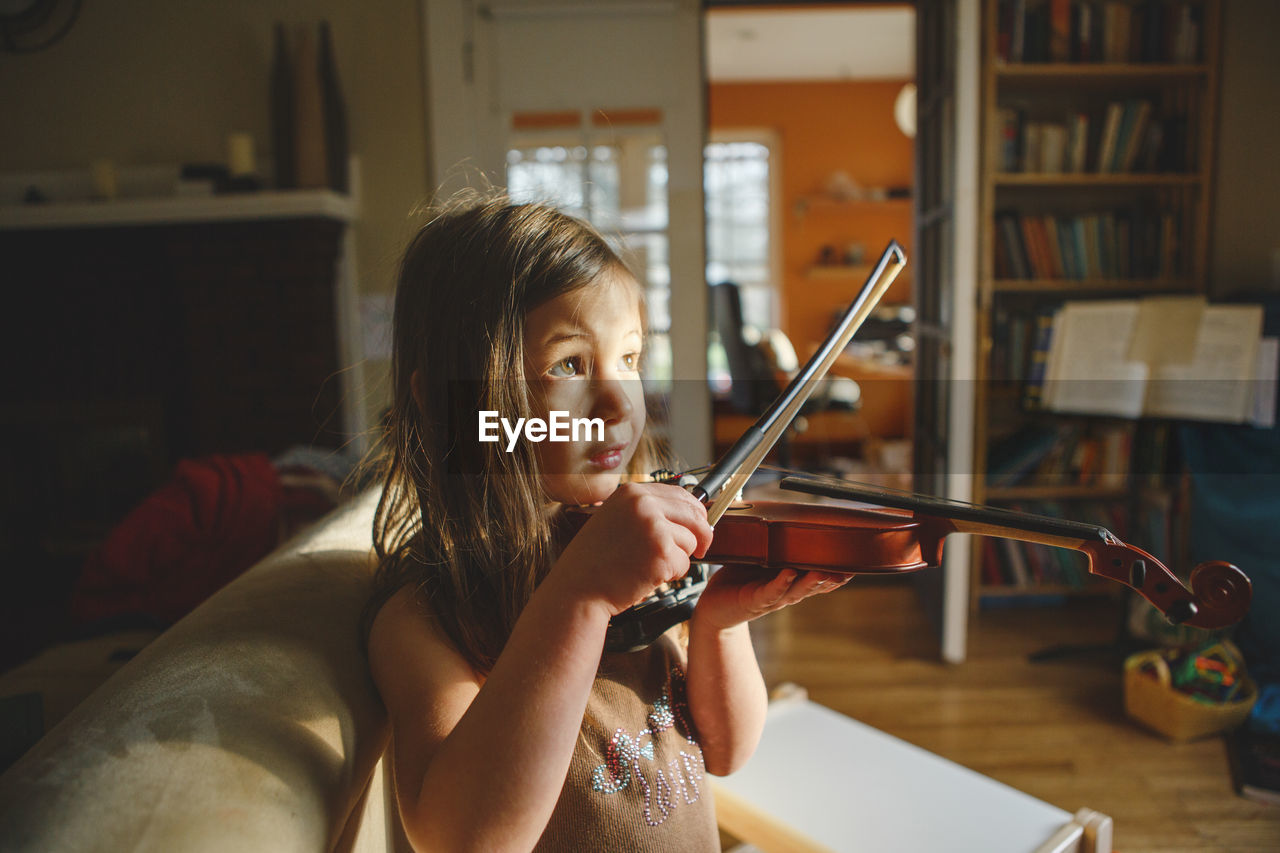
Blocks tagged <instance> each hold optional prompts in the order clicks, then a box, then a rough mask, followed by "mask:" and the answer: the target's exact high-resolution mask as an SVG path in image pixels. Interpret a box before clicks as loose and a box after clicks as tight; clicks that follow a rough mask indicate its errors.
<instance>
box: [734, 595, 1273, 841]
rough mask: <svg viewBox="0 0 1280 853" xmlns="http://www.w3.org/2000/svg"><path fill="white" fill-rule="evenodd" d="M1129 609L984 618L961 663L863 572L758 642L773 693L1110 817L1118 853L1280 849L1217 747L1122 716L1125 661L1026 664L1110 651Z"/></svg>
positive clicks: (771, 621)
mask: <svg viewBox="0 0 1280 853" xmlns="http://www.w3.org/2000/svg"><path fill="white" fill-rule="evenodd" d="M1118 614H1119V611H1118V605H1117V603H1116V602H1114V601H1110V600H1092V601H1085V602H1079V603H1073V604H1071V605H1068V606H1065V607H1061V608H1031V609H1021V610H1003V611H982V612H981V613H978V614H975V615H974V616H972V617H971V619H970V626H969V652H968V660H967V662H965V663H963V664H959V665H949V664H944V663H941V662H940V661H939V659H938V642H937V640H936V639H935V637H934V634H933V631H932V628H931V627H930V626H929V623H928V622H927V620H926V618H925V615H924V613H923V612H922V610H921V608H920V607H919V606H918V605H917V603H916V598H915V593H914V591H913V589H912V588H911V586H910V585H909V583H907V582H905V581H903V580H897V581H888V582H886V581H880V580H869V579H865V578H858V579H855V580H854V581H853V582H852V583H850V584H849V585H848V586H846V587H844V588H843V589H841V590H839V591H837V592H835V593H832V594H830V595H827V596H823V597H819V598H814V599H810V600H808V601H805V602H802V603H801V604H799V605H797V606H795V607H792V608H790V609H789V610H786V611H782V612H780V613H776V614H772V615H770V616H767V617H765V618H763V619H760V620H758V621H757V622H755V623H752V634H753V637H754V638H755V645H756V652H757V655H758V656H759V659H760V663H761V667H762V669H763V671H764V676H765V681H766V683H767V684H768V685H769V687H770V688H774V687H775V686H777V685H778V684H780V683H782V682H794V683H796V684H799V685H800V686H802V687H804V688H806V689H807V690H808V692H809V698H811V699H812V700H813V701H815V702H818V703H821V704H823V705H826V706H827V707H829V708H833V709H835V710H837V711H840V712H841V713H844V714H847V715H849V716H851V717H853V718H854V719H857V720H860V721H862V722H864V723H866V724H868V725H871V726H874V727H876V728H878V729H881V730H882V731H885V732H888V733H889V734H892V735H894V736H896V737H900V738H902V739H903V740H906V741H909V742H911V743H913V744H916V745H918V746H920V747H923V748H925V749H928V750H930V751H932V752H934V753H937V754H938V755H941V756H944V757H946V758H949V759H951V760H952V761H956V762H958V763H960V764H963V765H965V766H966V767H970V768H972V769H974V770H976V771H978V772H980V773H984V774H986V775H988V776H991V777H992V778H995V779H998V780H1000V781H1001V782H1004V783H1006V784H1008V785H1011V786H1013V787H1015V788H1018V789H1020V790H1022V791H1026V792H1027V793H1029V794H1031V795H1033V796H1035V797H1038V798H1040V799H1042V800H1044V801H1046V802H1049V803H1052V804H1053V805H1056V806H1058V807H1059V808H1062V809H1065V810H1067V811H1069V812H1075V811H1076V810H1077V809H1079V808H1082V807H1088V808H1092V809H1097V810H1099V811H1102V812H1105V813H1106V814H1109V815H1111V817H1112V818H1113V819H1114V820H1115V849H1116V850H1117V851H1121V853H1147V852H1148V851H1149V853H1156V852H1157V851H1159V853H1178V851H1185V850H1196V851H1223V853H1227V851H1230V853H1237V852H1238V851H1255V850H1256V851H1261V850H1268V851H1280V807H1277V806H1269V805H1263V804H1260V803H1256V802H1254V801H1252V800H1248V799H1244V798H1242V797H1239V796H1237V795H1236V794H1235V793H1234V791H1233V790H1232V787H1231V776H1230V772H1229V770H1228V765H1227V758H1226V753H1225V750H1224V747H1223V743H1222V739H1221V738H1218V737H1212V738H1209V739H1206V740H1201V741H1198V742H1193V743H1189V744H1180V745H1179V744H1172V743H1169V742H1167V741H1165V740H1163V739H1161V738H1160V737H1159V736H1157V735H1154V734H1150V733H1148V732H1147V731H1146V730H1145V729H1142V728H1140V727H1139V726H1138V724H1136V723H1133V722H1131V721H1130V720H1129V719H1128V718H1127V717H1126V716H1125V714H1124V706H1123V686H1122V678H1121V671H1120V661H1121V660H1122V656H1121V655H1118V654H1115V653H1112V654H1108V653H1106V652H1102V653H1098V652H1094V653H1083V654H1077V655H1073V656H1068V657H1064V658H1060V659H1058V660H1055V661H1053V662H1048V663H1030V662H1028V660H1027V655H1028V654H1029V653H1031V652H1034V651H1037V650H1040V649H1043V648H1045V647H1049V646H1055V645H1058V644H1064V643H1072V644H1089V643H1097V644H1104V645H1105V644H1106V643H1108V642H1110V641H1111V640H1112V639H1114V638H1115V636H1116V629H1117V626H1118V621H1119V615H1118ZM927 808H928V807H927V804H922V807H921V814H922V815H924V814H926V813H927Z"/></svg>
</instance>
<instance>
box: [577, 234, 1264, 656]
mask: <svg viewBox="0 0 1280 853" xmlns="http://www.w3.org/2000/svg"><path fill="white" fill-rule="evenodd" d="M905 263H906V255H905V253H904V252H903V250H902V247H901V246H900V245H899V244H898V243H897V242H896V241H890V244H889V246H888V248H887V249H886V250H885V252H884V254H883V255H882V256H881V258H880V261H879V263H877V265H876V266H875V268H874V269H873V270H872V271H871V274H870V275H869V277H868V279H867V282H866V284H864V286H863V288H862V290H861V291H860V292H859V294H858V296H857V297H856V298H855V299H854V302H853V303H852V304H851V305H850V306H849V308H848V310H846V312H845V313H844V315H843V316H842V318H841V321H840V322H839V323H838V324H837V326H836V329H835V330H834V331H833V332H832V333H831V335H830V336H829V337H828V338H827V340H826V341H825V342H824V343H823V345H822V346H821V347H819V348H818V351H817V352H816V353H814V355H813V357H812V358H811V359H810V360H809V362H808V363H807V364H806V365H805V367H804V368H802V369H801V371H800V372H799V373H797V374H796V376H795V378H793V379H792V380H791V382H790V383H789V384H788V386H787V388H786V389H784V390H783V391H782V393H781V394H780V395H779V397H778V398H777V399H776V400H775V401H774V402H773V403H772V404H771V405H770V407H769V408H768V410H766V411H765V413H764V414H763V415H762V416H761V417H760V419H759V420H758V421H756V423H755V424H753V425H752V426H751V427H749V428H748V429H747V430H746V432H745V433H744V434H743V435H742V436H741V437H740V438H739V439H738V441H737V442H736V443H735V444H734V445H733V447H732V448H730V449H729V451H728V452H727V453H726V454H725V455H724V456H723V457H721V459H720V460H718V461H717V462H716V464H715V465H714V466H713V467H712V468H711V469H710V470H709V472H708V473H707V474H706V475H705V476H704V477H702V478H701V479H700V480H699V479H696V478H693V477H691V476H689V475H686V476H685V477H684V478H680V477H677V476H676V475H672V474H670V473H669V472H662V474H663V475H665V476H659V477H658V479H662V480H665V481H667V482H678V483H680V484H682V485H685V486H686V487H687V488H689V489H690V491H691V492H692V493H693V495H694V496H695V497H697V498H698V499H699V500H701V501H702V502H703V503H704V504H706V505H707V507H708V509H707V519H708V521H709V522H710V523H711V525H712V528H713V530H714V537H713V539H712V542H711V546H710V547H709V548H708V550H707V553H706V554H705V555H704V556H703V557H701V558H700V559H699V560H698V561H697V562H695V563H693V564H692V565H691V568H690V572H689V574H687V575H686V576H685V577H683V578H681V579H680V580H679V581H677V582H676V583H674V584H670V585H666V586H665V587H664V588H662V589H659V590H657V591H655V592H654V594H653V595H651V596H650V597H649V598H647V599H646V600H644V601H642V602H640V603H639V604H637V605H634V606H633V607H631V608H629V609H628V610H626V611H624V612H623V613H620V614H618V615H617V616H615V617H614V618H613V619H612V620H611V621H610V624H609V631H608V633H607V635H606V640H605V648H606V650H607V651H635V650H638V649H641V648H644V647H645V646H647V645H649V644H650V643H652V642H653V641H654V640H656V639H657V638H658V637H659V636H661V635H662V634H663V633H664V632H665V631H667V630H668V629H669V628H671V627H672V626H673V625H676V624H679V623H680V622H683V621H685V620H687V619H689V618H690V617H691V616H692V615H693V609H694V607H695V606H696V604H697V600H698V596H700V595H701V593H702V590H703V589H704V588H705V587H706V584H707V581H708V580H709V578H710V568H709V566H710V565H712V564H731V565H746V566H757V567H760V568H761V569H768V570H777V569H783V568H792V569H800V570H817V571H824V572H833V573H838V574H849V575H854V574H886V573H901V572H913V571H918V570H920V569H925V568H934V567H938V566H940V565H941V563H942V547H943V542H944V540H945V539H946V537H947V536H948V535H950V534H951V533H971V534H977V535H983V536H996V537H1001V538H1007V539H1016V540H1020V541H1024V542H1033V543H1038V544H1042V545H1051V546H1056V547H1060V548H1069V549H1072V550H1076V551H1079V552H1081V553H1083V554H1084V555H1085V557H1086V558H1087V560H1088V570H1089V572H1090V574H1094V575H1098V576H1100V577H1105V578H1108V579H1110V580H1112V581H1116V582H1118V583H1121V584H1124V585H1125V586H1128V587H1129V588H1131V589H1133V590H1134V591H1135V592H1137V593H1138V594H1139V595H1141V596H1142V597H1143V598H1145V599H1146V600H1147V601H1149V602H1151V604H1152V605H1153V606H1154V607H1155V608H1156V609H1157V610H1159V611H1160V612H1161V613H1162V614H1164V616H1165V618H1166V619H1168V620H1169V621H1170V622H1172V623H1174V624H1186V625H1190V626H1192V627H1196V628H1206V629H1214V628H1224V627H1227V626H1229V625H1233V624H1235V623H1236V622H1238V621H1240V620H1241V619H1242V618H1244V616H1245V614H1246V613H1247V612H1248V610H1249V603H1250V600H1251V598H1252V586H1251V584H1250V581H1249V578H1248V576H1247V575H1245V573H1244V572H1242V571H1241V570H1240V569H1239V568H1237V567H1236V566H1233V565H1231V564H1230V563H1226V562H1222V561H1211V562H1206V563H1201V564H1200V565H1198V566H1196V567H1195V569H1194V570H1193V571H1192V572H1191V575H1190V579H1189V580H1190V588H1188V587H1187V586H1185V585H1183V583H1182V581H1180V580H1179V579H1178V577H1177V576H1176V575H1174V573H1173V572H1171V571H1170V570H1169V569H1168V568H1167V567H1166V566H1165V565H1164V564H1163V563H1161V562H1160V561H1159V560H1158V559H1157V558H1156V557H1154V556H1153V555H1151V554H1149V553H1147V552H1146V551H1144V550H1142V549H1141V548H1138V547H1136V546H1133V545H1129V544H1126V543H1125V542H1123V541H1121V540H1120V539H1119V538H1118V537H1117V536H1116V535H1115V534H1113V533H1112V532H1111V531H1109V530H1107V529H1106V528H1105V527H1101V526H1099V525H1094V524H1085V523H1081V522H1075V521H1068V520H1064V519H1060V518H1050V517H1045V516H1037V515H1030V514H1027V513H1021V512H1014V511H1011V510H1007V509H1001V508H997V507H989V506H979V505H975V504H967V503H962V502H958V501H951V500H946V499H942V498H936V497H930V496H926V495H917V494H912V493H908V492H900V491H895V490H890V489H880V488H875V487H871V486H866V485H862V484H856V483H851V482H848V481H844V480H835V479H831V478H819V477H809V476H805V477H795V476H792V477H786V478H784V479H783V480H782V481H781V482H780V483H779V485H780V486H781V488H782V489H784V490H789V491H795V492H800V493H805V494H808V495H812V496H817V497H821V498H824V499H826V502H824V503H814V502H813V501H812V499H810V500H809V501H807V502H801V501H797V502H789V501H773V500H770V501H763V500H762V501H742V500H738V499H737V498H738V494H739V492H740V490H741V489H742V487H743V486H744V485H745V483H746V481H747V479H748V478H749V477H750V476H751V474H752V473H754V471H755V470H756V469H757V468H758V467H759V465H760V462H761V461H762V460H763V459H764V457H765V456H766V455H767V454H768V452H769V450H770V449H771V448H772V447H773V444H774V443H776V441H777V439H778V438H779V437H780V436H781V434H782V432H783V430H785V428H786V427H787V425H788V424H789V423H790V422H791V420H792V419H793V418H794V417H795V414H796V412H798V411H799V409H800V407H801V406H802V405H803V404H804V402H805V400H806V399H807V398H808V396H809V394H811V393H812V391H813V388H814V387H815V385H816V383H817V382H818V381H819V380H820V379H821V378H822V376H823V375H825V373H826V371H827V369H828V368H829V367H830V365H831V363H832V362H834V360H835V357H836V356H837V355H838V354H839V353H840V351H841V350H843V349H844V347H845V345H846V344H847V343H848V341H849V340H850V339H851V338H852V336H853V335H854V334H855V333H856V331H857V328H858V327H859V326H860V325H861V324H862V322H863V321H864V320H865V319H866V317H867V316H868V315H869V314H870V313H871V310H872V309H873V308H874V307H875V304H876V302H878V301H879V299H880V297H881V296H883V294H884V292H885V291H886V290H887V289H888V287H889V285H890V284H891V283H892V281H893V279H894V278H895V277H896V276H897V274H898V272H900V271H901V269H902V267H903V266H904V265H905ZM832 501H834V503H833V502H832ZM592 512H593V508H591V507H571V508H569V509H568V510H567V511H566V520H567V521H568V523H569V524H570V525H574V526H578V527H580V526H581V525H582V524H585V523H586V521H587V520H588V519H589V518H590V517H591V515H592Z"/></svg>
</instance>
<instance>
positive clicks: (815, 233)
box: [708, 80, 913, 358]
mask: <svg viewBox="0 0 1280 853" xmlns="http://www.w3.org/2000/svg"><path fill="white" fill-rule="evenodd" d="M905 82H906V81H905V80H897V81H887V82H886V81H875V82H847V83H845V82H799V83H717V84H712V86H711V88H710V94H709V98H708V110H709V113H710V120H711V128H712V130H733V129H761V128H768V129H771V130H773V131H774V132H775V133H776V135H777V138H778V141H779V145H780V154H781V165H780V169H781V172H780V176H781V193H782V199H781V202H782V217H781V218H782V268H783V281H782V282H781V303H782V317H781V325H782V329H783V331H785V332H786V333H787V335H788V336H789V337H790V338H791V340H792V343H794V344H795V347H796V350H797V351H798V353H799V354H800V356H801V358H804V356H805V353H807V351H808V347H809V346H810V345H811V344H813V343H816V342H818V341H820V340H821V339H822V338H823V337H825V335H826V332H827V329H828V328H829V326H830V323H831V319H832V314H833V313H834V312H835V311H836V310H838V309H839V308H841V307H843V306H844V305H846V304H847V303H848V302H849V300H850V299H851V298H852V296H853V292H854V289H855V288H857V287H858V286H859V285H861V283H862V281H861V280H860V279H859V280H854V279H834V280H833V279H813V278H809V277H808V276H807V275H806V272H807V270H808V268H809V267H811V266H813V265H814V264H815V263H816V261H817V258H818V255H819V252H820V251H821V249H822V246H823V245H824V244H831V245H833V246H835V247H837V249H838V250H840V251H843V249H844V247H845V246H847V245H848V244H849V243H852V242H859V243H862V244H863V245H865V246H866V249H867V256H868V260H875V259H876V258H877V257H879V254H880V252H881V251H882V250H883V249H884V247H885V245H886V244H887V243H888V241H889V239H890V238H897V239H898V241H899V242H901V243H902V244H903V246H905V247H906V249H907V252H908V257H909V256H910V252H911V244H910V239H911V205H910V204H904V203H898V204H886V205H869V204H868V205H851V206H848V207H843V208H834V207H831V206H826V207H822V208H818V209H813V208H811V209H809V211H808V212H807V213H805V214H803V215H801V214H797V213H796V212H795V209H796V203H797V202H798V201H801V200H802V199H804V198H806V197H811V196H814V195H816V194H819V193H821V192H822V190H823V187H824V185H825V184H826V182H827V179H828V177H829V176H830V175H831V174H832V173H833V172H836V171H843V172H845V173H846V174H848V175H849V176H850V177H852V178H853V179H854V180H855V181H857V182H858V183H859V184H861V185H862V186H863V187H868V188H869V187H890V186H910V185H911V183H912V150H913V145H912V140H910V139H908V138H907V137H905V136H903V134H902V132H901V131H899V130H898V126H897V125H896V124H895V123H894V121H893V102H894V99H895V98H896V97H897V95H898V91H899V90H900V89H901V88H902V85H903V83H905ZM909 271H910V267H909V266H908V268H907V270H906V271H904V272H903V274H902V276H900V277H899V280H898V282H896V283H895V284H894V286H893V288H892V289H891V290H890V291H889V293H888V295H887V296H886V297H885V302H886V303H902V302H910V300H911V291H910V289H909V288H910V282H909V280H908V279H909V277H908V273H909Z"/></svg>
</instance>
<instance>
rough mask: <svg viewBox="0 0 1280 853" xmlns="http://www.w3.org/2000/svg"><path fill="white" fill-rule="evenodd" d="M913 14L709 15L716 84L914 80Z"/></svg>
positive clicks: (855, 10)
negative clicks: (778, 81)
mask: <svg viewBox="0 0 1280 853" xmlns="http://www.w3.org/2000/svg"><path fill="white" fill-rule="evenodd" d="M915 17H916V13H915V9H914V7H910V6H902V7H896V8H893V7H891V8H865V7H850V8H839V7H835V8H820V9H796V10H780V9H777V8H772V9H764V10H756V9H742V8H738V9H711V10H709V11H708V12H707V20H706V31H705V38H706V47H707V72H708V76H709V77H710V79H711V81H712V82H713V83H725V82H744V81H765V80H906V79H911V78H913V77H915V53H916V51H915Z"/></svg>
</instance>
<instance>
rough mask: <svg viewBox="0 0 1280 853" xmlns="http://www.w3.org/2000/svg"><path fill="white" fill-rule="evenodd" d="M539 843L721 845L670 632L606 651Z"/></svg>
mask: <svg viewBox="0 0 1280 853" xmlns="http://www.w3.org/2000/svg"><path fill="white" fill-rule="evenodd" d="M535 849H536V850H538V851H571V850H572V851H581V850H592V851H595V850H601V851H605V850H607V851H655V853H656V851H664V853H665V851H672V850H680V851H707V850H719V849H720V836H719V832H718V830H717V829H716V819H715V806H714V803H713V802H712V798H711V787H710V784H709V782H708V780H707V779H706V778H705V770H704V768H703V763H702V749H701V747H700V746H699V745H698V741H697V735H696V733H695V732H694V730H693V724H692V721H691V719H690V716H689V706H688V703H687V701H686V698H685V680H684V669H683V667H682V666H681V655H680V652H679V650H678V648H677V647H676V641H675V640H674V639H673V638H672V637H671V636H670V635H669V634H668V635H665V636H663V637H662V638H660V639H659V640H658V641H657V642H656V643H654V644H653V645H651V646H650V647H649V648H647V649H645V650H643V651H639V652H632V653H627V654H606V655H605V656H604V658H603V659H602V660H601V662H600V670H599V672H598V674H597V675H596V681H595V685H594V686H593V687H592V689H591V697H590V699H589V700H588V701H587V712H586V716H585V718H584V719H583V723H582V731H581V735H580V736H579V738H578V745H577V747H576V749H575V750H574V753H573V760H572V762H571V763H570V765H569V774H568V777H567V778H566V779H565V784H564V790H562V791H561V792H560V800H559V802H557V803H556V809H555V812H554V813H552V815H551V820H550V821H549V822H548V824H547V828H546V830H545V831H544V832H543V834H542V839H541V840H540V841H539V842H538V846H537V847H536V848H535Z"/></svg>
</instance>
